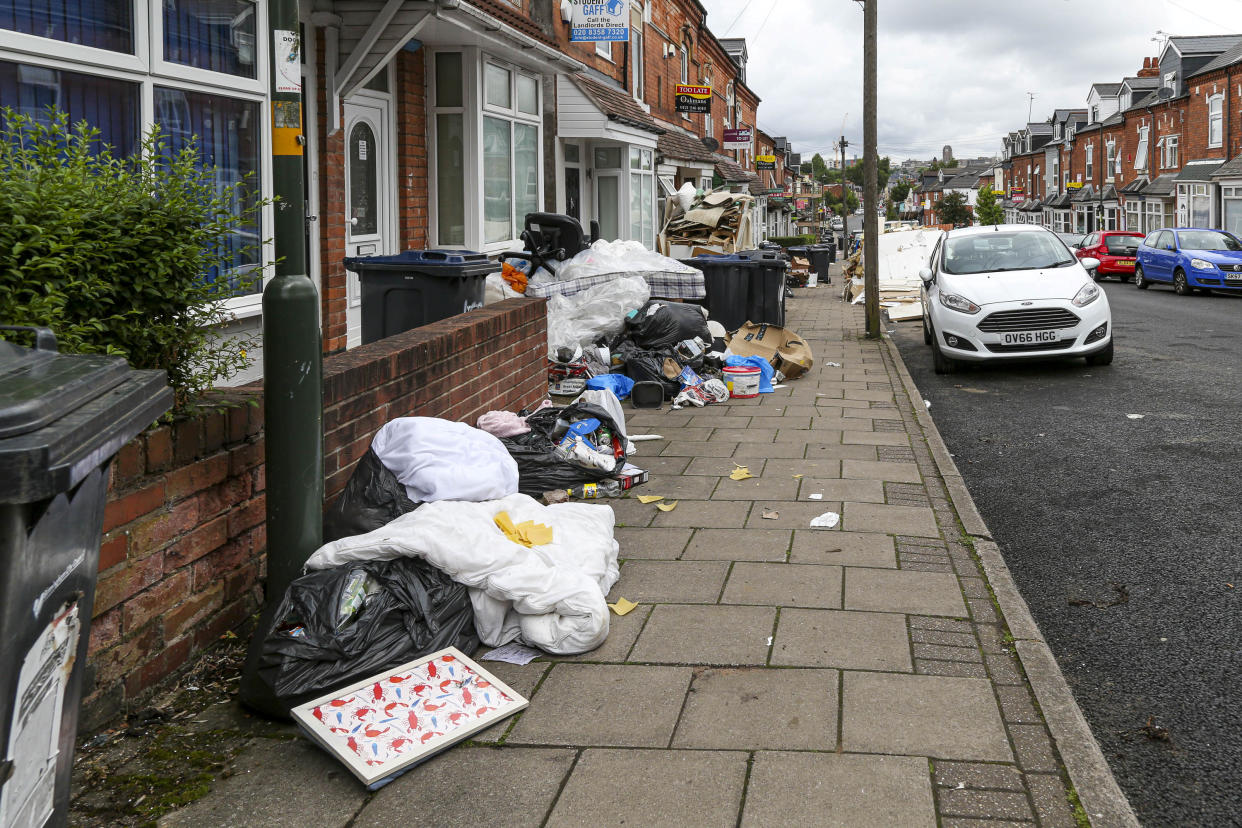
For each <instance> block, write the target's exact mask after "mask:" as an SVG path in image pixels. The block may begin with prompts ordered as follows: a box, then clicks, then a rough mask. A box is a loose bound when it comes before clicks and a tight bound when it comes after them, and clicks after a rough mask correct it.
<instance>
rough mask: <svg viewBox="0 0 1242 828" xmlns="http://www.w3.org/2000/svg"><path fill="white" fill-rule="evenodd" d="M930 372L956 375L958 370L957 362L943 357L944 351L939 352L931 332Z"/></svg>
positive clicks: (934, 336)
mask: <svg viewBox="0 0 1242 828" xmlns="http://www.w3.org/2000/svg"><path fill="white" fill-rule="evenodd" d="M931 347H932V370H933V371H935V372H936V373H937V374H956V373H957V369H958V365H959V363H958V361H957V360H956V359H950V358H949V357H947V356H945V355H944V351H942V350H940V343H939V342H937V341H936V335H935V332H934V331H933V332H932V342H931Z"/></svg>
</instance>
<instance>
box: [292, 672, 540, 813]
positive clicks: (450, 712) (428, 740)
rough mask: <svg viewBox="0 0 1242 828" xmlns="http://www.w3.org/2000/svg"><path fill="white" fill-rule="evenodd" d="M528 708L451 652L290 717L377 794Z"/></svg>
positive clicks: (380, 677)
mask: <svg viewBox="0 0 1242 828" xmlns="http://www.w3.org/2000/svg"><path fill="white" fill-rule="evenodd" d="M528 704H529V702H528V701H527V700H526V699H524V698H523V697H522V696H520V695H518V694H517V693H516V692H515V691H514V690H513V689H512V688H510V687H508V686H507V685H506V684H504V682H502V681H500V680H499V679H497V678H496V677H495V676H493V675H492V674H491V673H489V672H487V671H486V670H484V669H483V668H482V667H480V666H479V665H478V664H476V663H475V662H474V661H472V660H470V659H469V658H467V657H466V656H465V655H464V654H463V653H462V652H461V651H459V650H458V649H457V648H455V647H449V648H447V649H444V650H440V651H439V652H436V653H432V654H431V655H429V656H424V657H423V658H420V659H417V660H415V661H411V662H409V663H407V664H402V665H401V666H400V667H397V668H395V669H392V670H385V671H384V672H383V673H382V674H380V675H376V676H372V677H370V678H368V679H365V680H364V681H360V682H358V683H357V684H353V685H351V686H349V687H345V688H342V689H340V690H337V691H334V692H332V693H329V694H328V695H326V696H321V697H320V698H318V699H315V700H314V701H310V702H307V703H306V704H303V705H300V706H298V707H295V708H294V709H293V710H292V711H291V712H292V714H293V719H294V721H296V722H297V723H298V725H299V726H300V727H301V728H302V730H303V731H305V732H306V734H307V735H308V736H309V737H310V738H311V739H312V740H314V741H315V742H316V743H318V744H319V745H320V746H321V747H323V748H324V749H325V750H327V751H328V752H329V753H331V754H333V755H334V756H336V757H337V758H338V759H340V760H341V762H343V763H344V764H345V765H346V766H347V767H348V768H349V769H350V770H351V771H352V772H353V774H354V776H356V777H358V779H360V780H361V781H362V782H363V784H365V785H366V786H367V787H368V788H369V789H371V790H375V789H376V788H380V787H382V786H383V785H385V784H387V783H388V782H390V781H392V780H393V779H395V778H396V777H397V776H399V775H400V774H401V773H403V772H404V771H407V770H409V769H410V768H412V767H414V766H415V765H417V764H418V763H420V762H422V761H424V760H425V759H428V758H430V757H432V756H434V755H435V754H437V753H439V752H440V751H442V750H444V749H445V748H448V747H451V746H452V745H454V744H456V743H457V742H460V741H462V740H463V739H467V738H469V737H470V736H471V735H472V734H474V733H477V732H478V731H480V730H483V729H484V728H486V727H488V726H490V725H492V724H495V723H496V722H498V721H500V720H501V719H504V718H506V717H508V716H512V715H513V714H514V713H517V712H518V711H519V710H522V709H524V708H525V707H526V706H527V705H528Z"/></svg>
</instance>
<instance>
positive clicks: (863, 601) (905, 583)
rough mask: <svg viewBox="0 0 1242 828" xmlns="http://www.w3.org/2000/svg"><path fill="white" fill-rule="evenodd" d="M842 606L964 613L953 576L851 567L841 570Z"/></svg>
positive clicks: (896, 610) (935, 613)
mask: <svg viewBox="0 0 1242 828" xmlns="http://www.w3.org/2000/svg"><path fill="white" fill-rule="evenodd" d="M845 608H846V609H858V610H874V611H877V612H907V613H917V614H920V615H947V616H951V617H953V618H961V617H964V616H965V615H966V604H965V602H964V601H963V600H962V591H961V589H960V588H959V587H958V585H957V577H956V576H955V575H952V574H948V573H941V572H911V571H907V570H895V569H870V568H863V567H852V566H851V567H846V569H845Z"/></svg>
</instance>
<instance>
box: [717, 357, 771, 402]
mask: <svg viewBox="0 0 1242 828" xmlns="http://www.w3.org/2000/svg"><path fill="white" fill-rule="evenodd" d="M725 365H729V366H732V367H734V368H738V367H740V366H743V365H749V366H750V367H752V368H758V369H759V393H760V394H771V393H772V392H773V391H775V390H776V389H775V388H773V387H772V377H774V376H775V375H776V369H775V368H773V367H772V363H770V362H768V361H767V360H766V359H764V358H763V357H760V356H744V357H742V356H731V357H725Z"/></svg>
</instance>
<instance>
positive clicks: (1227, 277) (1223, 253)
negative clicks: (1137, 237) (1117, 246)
mask: <svg viewBox="0 0 1242 828" xmlns="http://www.w3.org/2000/svg"><path fill="white" fill-rule="evenodd" d="M1136 258H1137V260H1138V261H1137V262H1135V265H1134V284H1135V286H1136V287H1137V288H1139V289H1140V290H1146V289H1147V288H1149V287H1151V285H1152V284H1154V283H1158V282H1168V283H1171V284H1172V285H1173V291H1174V292H1175V293H1177V295H1179V296H1189V295H1190V294H1192V293H1194V292H1195V291H1196V290H1200V291H1203V292H1204V293H1211V292H1212V291H1214V290H1228V291H1242V241H1239V240H1238V237H1237V236H1235V235H1233V234H1232V233H1227V232H1225V231H1224V230H1203V229H1199V228H1192V227H1173V228H1169V229H1166V230H1153V231H1151V232H1150V233H1148V234H1147V238H1145V239H1143V243H1142V244H1140V245H1139V248H1138V255H1137V257H1136Z"/></svg>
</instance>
